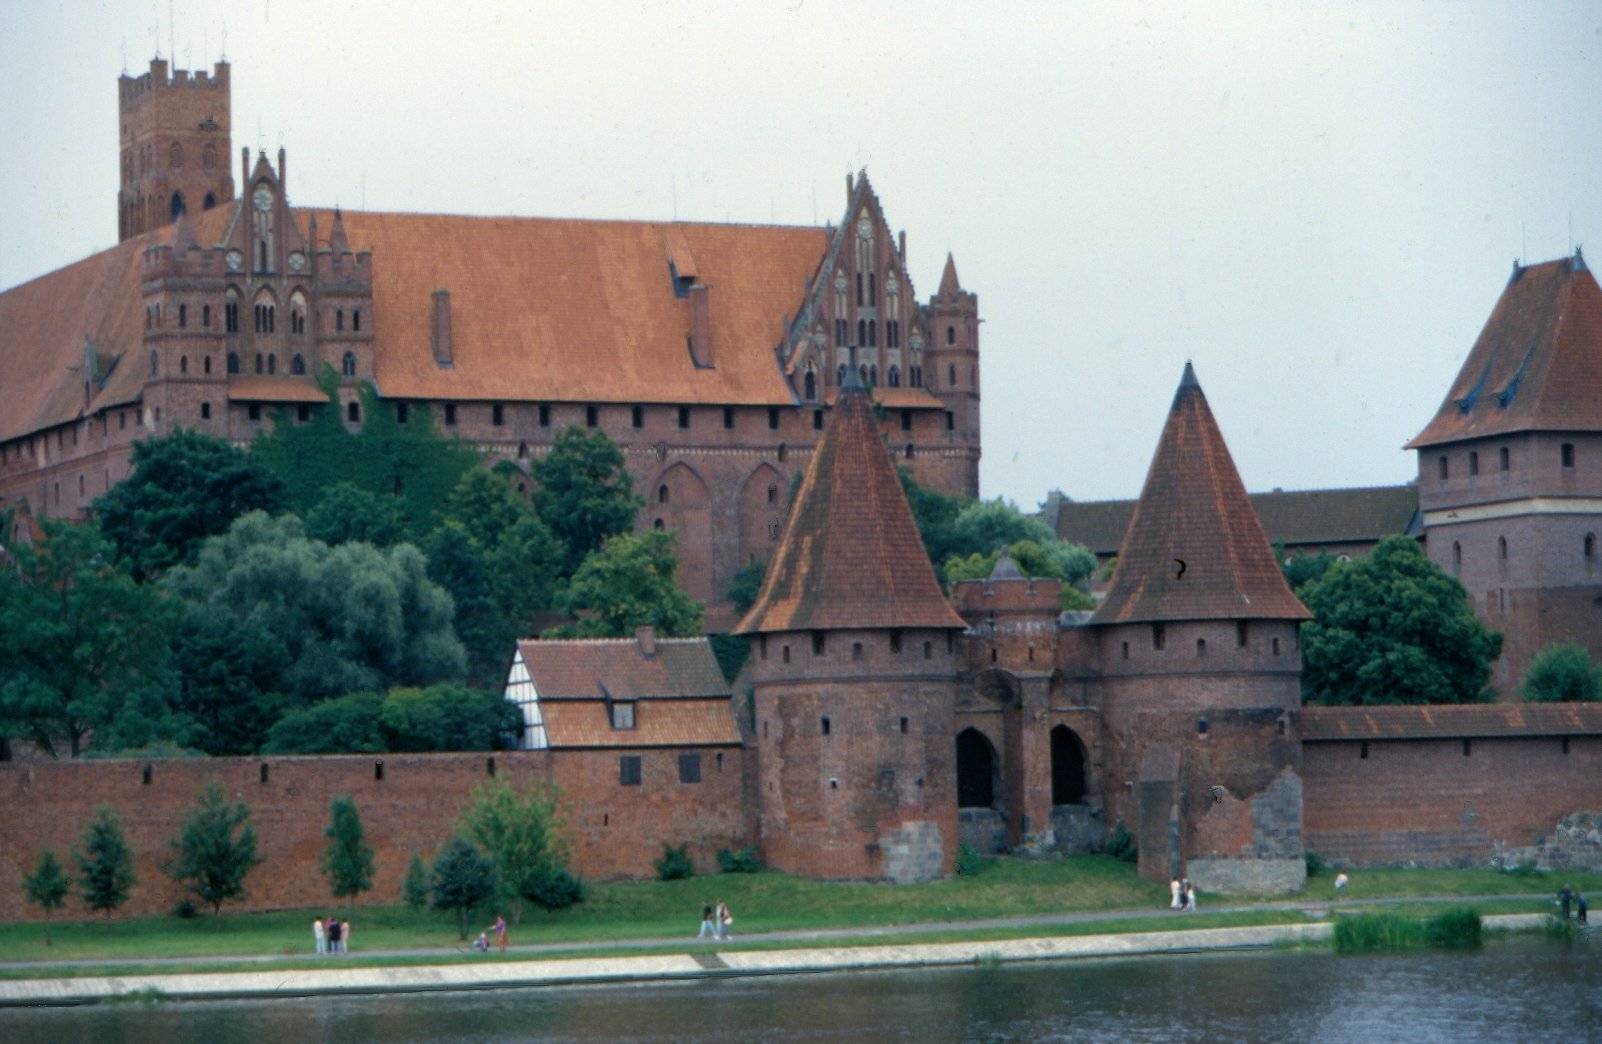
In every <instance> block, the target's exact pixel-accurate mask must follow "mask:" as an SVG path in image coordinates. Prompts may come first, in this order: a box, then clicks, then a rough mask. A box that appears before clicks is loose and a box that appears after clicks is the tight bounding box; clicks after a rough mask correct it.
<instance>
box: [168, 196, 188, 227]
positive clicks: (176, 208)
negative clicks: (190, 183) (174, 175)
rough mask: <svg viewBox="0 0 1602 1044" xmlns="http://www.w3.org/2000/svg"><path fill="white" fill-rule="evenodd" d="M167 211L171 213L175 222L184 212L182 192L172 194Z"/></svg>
mask: <svg viewBox="0 0 1602 1044" xmlns="http://www.w3.org/2000/svg"><path fill="white" fill-rule="evenodd" d="M167 209H168V210H169V211H171V213H172V219H173V220H174V221H177V220H178V219H179V218H180V217H182V216H183V212H184V194H183V193H182V192H174V193H173V194H172V202H171V203H169V204H167Z"/></svg>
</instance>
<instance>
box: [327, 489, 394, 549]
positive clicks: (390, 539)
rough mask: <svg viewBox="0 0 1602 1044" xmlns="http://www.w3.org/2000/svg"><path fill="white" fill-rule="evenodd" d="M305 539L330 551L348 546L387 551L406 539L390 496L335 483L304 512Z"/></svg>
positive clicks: (392, 498) (391, 495) (392, 496)
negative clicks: (359, 545)
mask: <svg viewBox="0 0 1602 1044" xmlns="http://www.w3.org/2000/svg"><path fill="white" fill-rule="evenodd" d="M306 535H307V536H308V537H310V538H311V539H313V540H321V541H322V542H323V543H325V544H327V545H328V546H330V547H333V546H334V545H335V544H350V543H364V544H372V545H373V546H374V547H390V546H392V545H395V544H398V543H400V542H401V541H402V540H404V539H405V537H406V530H405V524H404V523H403V522H402V520H401V503H400V501H399V500H397V499H396V498H395V497H394V495H393V494H389V493H374V492H373V491H372V490H367V489H363V488H361V487H360V486H358V485H356V484H355V483H352V482H336V483H334V484H333V485H332V486H329V487H327V488H326V489H324V490H323V495H322V497H321V498H319V499H318V501H317V503H316V504H315V505H314V506H313V507H312V508H311V510H310V511H308V512H306Z"/></svg>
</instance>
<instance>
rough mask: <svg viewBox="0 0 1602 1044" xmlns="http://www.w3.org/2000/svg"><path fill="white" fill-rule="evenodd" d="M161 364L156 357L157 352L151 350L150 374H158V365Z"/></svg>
mask: <svg viewBox="0 0 1602 1044" xmlns="http://www.w3.org/2000/svg"><path fill="white" fill-rule="evenodd" d="M159 365H160V363H159V361H158V360H157V358H156V353H155V352H151V353H150V376H152V377H154V376H156V370H157V367H158V366H159Z"/></svg>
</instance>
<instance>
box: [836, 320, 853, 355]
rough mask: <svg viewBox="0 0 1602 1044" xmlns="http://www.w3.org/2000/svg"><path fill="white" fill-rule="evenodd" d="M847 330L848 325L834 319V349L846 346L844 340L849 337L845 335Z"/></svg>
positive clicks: (844, 321) (845, 322) (843, 321)
mask: <svg viewBox="0 0 1602 1044" xmlns="http://www.w3.org/2000/svg"><path fill="white" fill-rule="evenodd" d="M849 328H850V324H849V323H848V322H847V321H846V320H844V319H836V320H835V321H834V346H835V347H836V348H844V347H845V346H846V339H847V338H848V337H850V334H848V333H846V331H847V330H848V329H849Z"/></svg>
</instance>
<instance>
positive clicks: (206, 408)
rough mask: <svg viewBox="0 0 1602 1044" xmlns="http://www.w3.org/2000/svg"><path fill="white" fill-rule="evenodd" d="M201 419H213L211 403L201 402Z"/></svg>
mask: <svg viewBox="0 0 1602 1044" xmlns="http://www.w3.org/2000/svg"><path fill="white" fill-rule="evenodd" d="M200 419H201V420H211V403H209V402H203V403H201V404H200Z"/></svg>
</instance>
